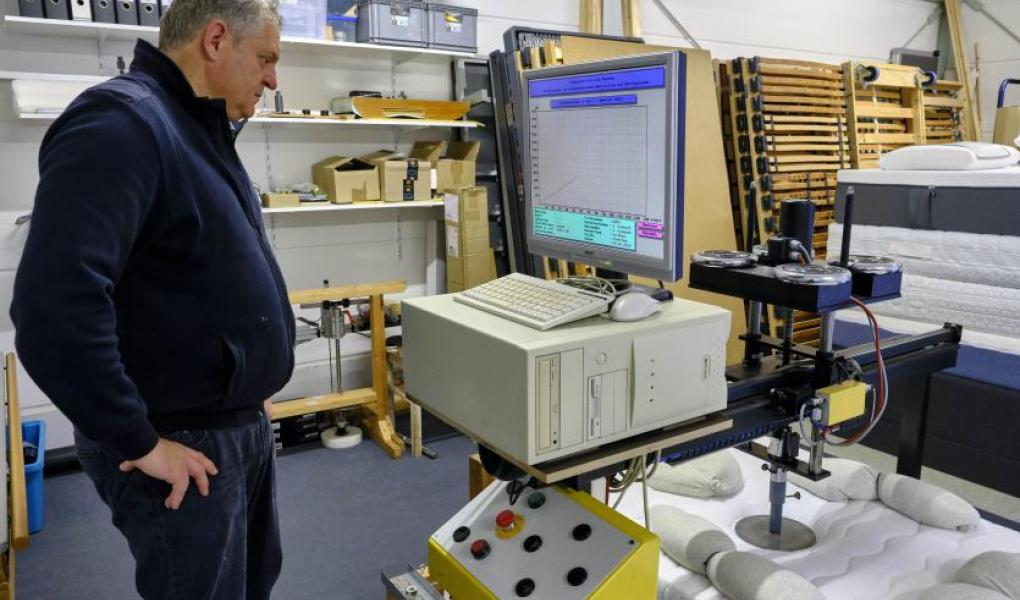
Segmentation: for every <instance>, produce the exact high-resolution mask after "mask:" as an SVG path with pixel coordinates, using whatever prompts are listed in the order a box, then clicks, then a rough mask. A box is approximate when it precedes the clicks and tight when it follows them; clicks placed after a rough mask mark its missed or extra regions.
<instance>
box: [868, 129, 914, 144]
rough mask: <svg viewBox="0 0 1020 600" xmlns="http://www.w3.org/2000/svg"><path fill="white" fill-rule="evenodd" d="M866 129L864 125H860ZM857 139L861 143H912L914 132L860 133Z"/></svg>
mask: <svg viewBox="0 0 1020 600" xmlns="http://www.w3.org/2000/svg"><path fill="white" fill-rule="evenodd" d="M861 129H862V130H866V129H867V128H866V127H862V128H861ZM858 140H860V142H861V143H862V144H912V143H914V134H912V133H861V134H859V136H858Z"/></svg>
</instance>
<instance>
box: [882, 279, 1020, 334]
mask: <svg viewBox="0 0 1020 600" xmlns="http://www.w3.org/2000/svg"><path fill="white" fill-rule="evenodd" d="M900 294H901V296H900V298H898V299H896V300H887V301H885V302H879V303H876V304H873V305H871V307H870V308H871V310H872V311H873V312H874V313H875V314H876V315H880V316H882V315H885V316H892V317H901V318H905V319H914V320H922V321H927V322H929V323H939V324H942V323H959V324H960V325H963V326H964V328H965V329H974V330H975V331H983V332H985V333H993V334H997V335H1003V336H1010V337H1017V338H1020V289H1016V288H1005V287H996V286H991V285H983V284H980V283H966V282H962V281H952V280H948V279H935V278H933V277H921V276H918V275H910V274H904V275H903V284H902V286H901V288H900Z"/></svg>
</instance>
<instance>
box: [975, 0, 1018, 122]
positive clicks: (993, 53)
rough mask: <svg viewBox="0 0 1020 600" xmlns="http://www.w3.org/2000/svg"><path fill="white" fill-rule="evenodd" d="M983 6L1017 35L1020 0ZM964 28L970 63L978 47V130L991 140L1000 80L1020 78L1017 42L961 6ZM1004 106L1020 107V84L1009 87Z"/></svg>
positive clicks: (989, 2)
mask: <svg viewBox="0 0 1020 600" xmlns="http://www.w3.org/2000/svg"><path fill="white" fill-rule="evenodd" d="M984 4H985V8H986V9H987V10H988V12H989V13H991V14H992V15H994V16H995V17H996V18H997V19H998V20H999V21H1002V22H1003V23H1004V24H1006V25H1007V26H1009V27H1010V29H1012V30H1013V32H1014V33H1016V34H1017V35H1020V0H985V2H984ZM963 27H964V31H965V33H966V36H967V45H968V48H967V56H968V58H969V60H970V61H971V62H972V63H973V62H974V58H975V52H974V44H978V45H979V46H980V51H981V62H980V64H979V65H978V69H979V71H980V77H979V78H978V94H979V96H980V105H981V132H982V135H983V137H984V138H985V139H986V140H991V138H992V130H993V129H994V128H995V99H996V95H997V94H998V91H999V83H1000V82H1001V81H1002V80H1003V79H1006V78H1007V77H1013V78H1018V77H1020V43H1018V42H1017V41H1016V40H1014V39H1013V38H1011V37H1009V35H1007V34H1006V33H1005V32H1004V31H1002V29H999V27H998V26H997V25H995V24H994V23H992V22H991V21H990V20H989V19H988V18H987V17H985V16H984V15H983V14H980V13H977V12H974V11H973V10H971V9H970V8H969V7H967V6H966V5H964V7H963ZM1009 90H1010V91H1009V92H1008V93H1007V94H1006V106H1020V86H1010V88H1009Z"/></svg>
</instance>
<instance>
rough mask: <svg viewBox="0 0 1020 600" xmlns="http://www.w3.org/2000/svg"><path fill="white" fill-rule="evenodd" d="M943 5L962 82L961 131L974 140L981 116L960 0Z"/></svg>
mask: <svg viewBox="0 0 1020 600" xmlns="http://www.w3.org/2000/svg"><path fill="white" fill-rule="evenodd" d="M945 5H946V23H947V24H948V25H949V37H950V40H951V41H952V45H953V63H954V64H955V65H956V74H957V77H958V78H959V81H960V83H961V84H962V85H961V87H960V95H961V97H962V98H963V101H964V102H965V103H966V108H965V109H964V111H963V129H962V131H963V133H964V137H965V139H966V140H968V141H972V142H976V141H978V140H980V139H981V116H980V114H978V106H977V102H975V101H974V87H973V84H972V83H971V79H970V63H969V62H968V61H967V47H966V44H965V42H964V34H963V17H962V10H961V8H960V0H945Z"/></svg>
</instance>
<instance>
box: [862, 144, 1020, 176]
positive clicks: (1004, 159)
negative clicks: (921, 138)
mask: <svg viewBox="0 0 1020 600" xmlns="http://www.w3.org/2000/svg"><path fill="white" fill-rule="evenodd" d="M1018 161H1020V152H1017V149H1016V148H1011V147H1009V146H1004V145H1002V144H990V143H988V142H953V143H950V144H932V145H923V146H906V147H904V148H897V149H896V150H893V151H892V152H886V153H885V154H883V155H882V158H880V159H879V161H878V166H880V167H882V169H883V170H917V169H920V170H949V171H967V170H975V169H1001V168H1003V167H1011V166H1015V165H1016V163H1017V162H1018Z"/></svg>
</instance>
